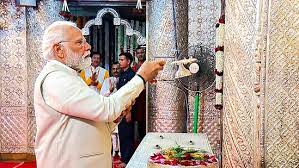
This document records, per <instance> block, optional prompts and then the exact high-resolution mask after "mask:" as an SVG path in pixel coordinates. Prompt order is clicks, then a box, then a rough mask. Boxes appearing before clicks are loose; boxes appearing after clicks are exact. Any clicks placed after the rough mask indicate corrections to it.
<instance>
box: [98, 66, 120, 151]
mask: <svg viewBox="0 0 299 168" xmlns="http://www.w3.org/2000/svg"><path fill="white" fill-rule="evenodd" d="M111 72H112V77H109V78H107V79H105V81H104V83H103V86H102V89H101V93H100V94H101V95H103V96H106V97H108V96H110V95H111V94H113V93H115V92H116V91H117V89H116V84H117V82H118V75H119V72H120V67H119V63H118V62H113V64H112V69H111ZM112 146H113V147H112V148H113V150H112V154H113V156H119V155H118V153H119V139H118V127H115V129H114V131H113V132H112Z"/></svg>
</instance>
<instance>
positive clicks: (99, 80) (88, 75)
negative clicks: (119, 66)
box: [80, 53, 109, 93]
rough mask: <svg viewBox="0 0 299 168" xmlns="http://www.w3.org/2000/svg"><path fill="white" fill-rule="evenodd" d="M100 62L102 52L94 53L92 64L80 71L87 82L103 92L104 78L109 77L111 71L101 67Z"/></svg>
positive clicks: (91, 86)
mask: <svg viewBox="0 0 299 168" xmlns="http://www.w3.org/2000/svg"><path fill="white" fill-rule="evenodd" d="M100 63H101V54H100V53H92V55H91V65H90V66H89V67H87V68H85V69H84V70H82V71H81V72H80V76H81V78H82V79H83V80H84V81H85V83H86V84H87V85H88V86H89V87H90V88H92V89H93V90H95V91H97V92H98V93H100V92H101V89H102V85H103V82H104V80H105V79H106V78H108V77H109V71H107V70H106V69H104V68H102V67H100Z"/></svg>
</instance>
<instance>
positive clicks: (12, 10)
mask: <svg viewBox="0 0 299 168" xmlns="http://www.w3.org/2000/svg"><path fill="white" fill-rule="evenodd" d="M60 7H61V3H60V2H56V1H54V0H47V1H46V0H45V1H40V2H39V3H38V8H31V7H16V4H15V3H14V1H2V2H0V11H1V12H0V17H1V18H0V21H2V20H4V21H5V23H6V24H7V25H8V26H7V27H5V28H4V29H3V30H0V48H1V50H0V79H1V96H0V137H1V138H0V139H1V141H0V153H33V147H34V137H35V130H36V127H35V116H34V108H33V86H34V81H35V79H36V77H37V75H38V74H39V71H40V70H41V67H42V65H43V64H44V61H43V60H42V59H41V39H42V35H43V32H44V29H45V28H46V26H48V25H49V24H51V23H52V22H54V21H56V20H61V18H60V16H59V11H60V9H61V8H60ZM2 12H3V13H2Z"/></svg>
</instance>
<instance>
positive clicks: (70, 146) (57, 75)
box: [34, 21, 165, 168]
mask: <svg viewBox="0 0 299 168" xmlns="http://www.w3.org/2000/svg"><path fill="white" fill-rule="evenodd" d="M42 51H43V57H44V58H45V59H47V60H48V62H47V64H46V65H45V66H44V67H43V70H42V71H41V73H40V74H39V76H38V78H37V79H36V82H35V88H34V108H35V116H36V126H37V132H36V139H35V154H36V161H37V167H38V168H53V167H55V168H95V167H97V168H99V167H102V168H109V167H112V159H111V132H112V131H113V129H114V127H115V126H116V124H117V121H119V120H120V118H121V117H122V116H123V115H125V114H126V112H127V111H129V110H130V108H131V106H132V102H134V100H135V99H136V97H138V95H139V94H140V92H141V91H142V90H143V89H144V87H145V83H146V82H147V81H150V80H152V79H154V78H155V77H156V76H157V74H158V71H160V70H162V69H163V66H164V65H165V61H152V62H145V63H144V64H143V65H142V67H140V69H139V70H138V72H137V75H136V76H135V77H134V78H133V79H132V80H131V81H130V82H128V83H127V84H126V85H125V86H124V87H122V88H121V89H119V90H118V91H117V92H116V93H114V94H113V95H111V96H109V97H104V96H101V95H100V94H98V93H97V92H95V91H94V90H92V89H90V88H89V87H88V86H87V85H86V84H85V83H84V81H83V80H82V79H81V78H80V76H79V74H78V71H79V70H81V69H83V68H86V67H87V66H89V65H90V57H88V55H89V53H90V45H89V44H88V43H87V42H86V40H85V38H84V36H83V35H82V33H81V31H80V29H79V28H77V27H76V25H75V24H74V23H72V22H67V21H57V22H54V23H53V24H51V25H50V26H49V27H48V28H47V29H46V30H45V34H44V37H43V41H42Z"/></svg>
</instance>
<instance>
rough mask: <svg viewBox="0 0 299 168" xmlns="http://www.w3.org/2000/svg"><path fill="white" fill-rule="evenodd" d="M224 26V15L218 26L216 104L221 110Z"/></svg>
mask: <svg viewBox="0 0 299 168" xmlns="http://www.w3.org/2000/svg"><path fill="white" fill-rule="evenodd" d="M224 24H225V17H224V15H222V16H221V17H220V19H219V21H218V23H217V24H216V48H215V53H216V68H215V74H216V88H215V92H216V104H215V108H216V109H219V110H221V109H222V108H223V55H224V33H225V29H224Z"/></svg>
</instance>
